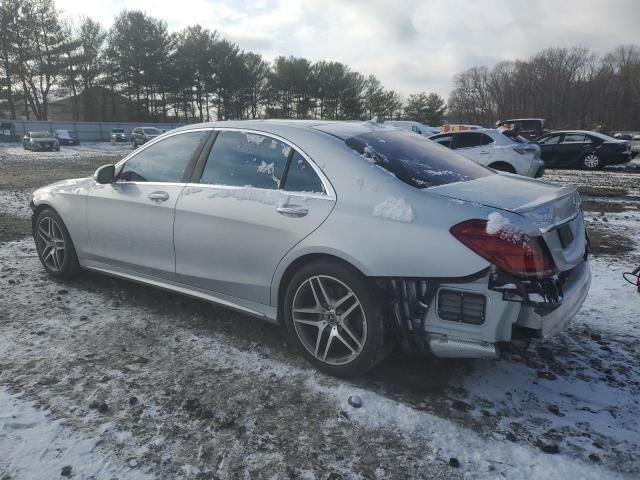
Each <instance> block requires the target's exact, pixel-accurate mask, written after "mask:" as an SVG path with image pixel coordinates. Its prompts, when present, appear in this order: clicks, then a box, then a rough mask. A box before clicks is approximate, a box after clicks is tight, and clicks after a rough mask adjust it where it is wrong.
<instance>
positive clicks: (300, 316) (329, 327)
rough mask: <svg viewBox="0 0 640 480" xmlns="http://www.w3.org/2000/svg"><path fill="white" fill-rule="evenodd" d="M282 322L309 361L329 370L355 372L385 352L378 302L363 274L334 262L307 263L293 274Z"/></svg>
mask: <svg viewBox="0 0 640 480" xmlns="http://www.w3.org/2000/svg"><path fill="white" fill-rule="evenodd" d="M284 323H285V326H286V328H287V331H288V333H289V335H290V337H291V338H292V340H293V342H294V343H295V344H296V345H297V346H298V348H299V349H300V350H301V351H302V353H303V355H304V356H305V357H306V358H307V359H308V360H309V362H311V363H312V364H313V365H315V366H316V367H317V368H318V369H319V370H322V371H324V372H326V373H328V374H331V375H336V376H342V377H347V376H355V375H360V374H362V373H364V372H366V371H368V370H370V369H371V368H373V367H374V366H375V365H377V364H378V363H379V362H381V361H382V360H383V359H384V358H385V357H386V355H387V354H388V352H389V348H388V347H389V342H388V340H389V338H388V336H387V335H386V331H385V330H386V329H385V323H384V316H383V311H382V306H381V305H380V304H379V303H378V302H377V301H376V300H375V297H374V296H373V294H372V292H371V290H370V287H369V286H368V285H367V283H366V279H365V277H363V276H362V274H360V273H359V272H357V271H356V270H354V269H352V268H350V267H348V266H346V265H343V264H341V263H338V262H326V261H325V262H313V263H310V264H308V265H306V266H304V267H303V268H301V269H300V270H299V271H298V272H297V273H296V274H295V275H294V276H293V278H292V279H291V281H290V282H289V285H288V286H287V291H286V294H285V299H284Z"/></svg>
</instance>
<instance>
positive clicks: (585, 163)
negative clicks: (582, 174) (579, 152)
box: [582, 153, 602, 170]
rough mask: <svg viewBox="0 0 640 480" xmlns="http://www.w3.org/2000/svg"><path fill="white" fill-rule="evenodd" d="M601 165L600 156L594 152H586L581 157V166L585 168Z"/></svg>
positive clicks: (594, 168) (596, 167)
mask: <svg viewBox="0 0 640 480" xmlns="http://www.w3.org/2000/svg"><path fill="white" fill-rule="evenodd" d="M601 166H602V161H601V160H600V157H598V155H596V154H595V153H588V154H586V155H585V156H584V157H582V167H583V168H586V169H587V170H596V169H598V168H600V167H601Z"/></svg>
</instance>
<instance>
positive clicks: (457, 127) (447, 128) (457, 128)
mask: <svg viewBox="0 0 640 480" xmlns="http://www.w3.org/2000/svg"><path fill="white" fill-rule="evenodd" d="M482 128H484V127H481V126H480V125H461V124H450V123H447V124H445V125H443V126H442V127H440V133H451V132H466V131H468V130H481V129H482Z"/></svg>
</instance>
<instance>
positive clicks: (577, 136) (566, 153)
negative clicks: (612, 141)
mask: <svg viewBox="0 0 640 480" xmlns="http://www.w3.org/2000/svg"><path fill="white" fill-rule="evenodd" d="M592 149H593V142H592V141H591V137H589V136H588V135H585V134H584V133H565V134H564V136H563V137H562V141H561V142H560V144H559V145H557V146H556V150H557V164H558V165H559V166H563V167H569V166H575V165H577V164H578V163H579V162H580V159H581V158H582V157H583V156H584V155H585V154H586V153H589V152H590V151H591V150H592Z"/></svg>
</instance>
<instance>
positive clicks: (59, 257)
mask: <svg viewBox="0 0 640 480" xmlns="http://www.w3.org/2000/svg"><path fill="white" fill-rule="evenodd" d="M51 222H53V224H52V223H51ZM54 225H55V226H54ZM49 226H51V229H50V228H49ZM52 230H53V233H52ZM45 232H47V233H48V238H49V240H47V234H46V233H45ZM33 238H34V241H35V243H36V250H37V251H38V258H39V259H40V263H42V266H43V267H44V269H45V270H46V271H47V273H48V274H49V275H51V276H52V277H57V278H67V277H72V276H74V275H77V274H78V272H80V263H79V262H78V256H77V254H76V249H75V247H74V246H73V241H72V240H71V236H70V235H69V231H68V230H67V227H66V226H65V224H64V222H63V221H62V218H60V215H58V213H57V212H56V211H55V210H53V209H51V208H47V209H45V210H43V211H42V212H40V214H38V218H36V221H35V224H34V227H33ZM52 238H53V239H58V238H61V239H62V240H63V241H64V245H63V246H60V245H61V244H60V242H59V241H58V240H55V241H54V242H52V241H50V239H52ZM54 243H55V244H57V245H58V246H59V251H58V252H54V253H53V254H51V246H52V245H53V244H54ZM55 265H58V267H57V268H56V267H55Z"/></svg>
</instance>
